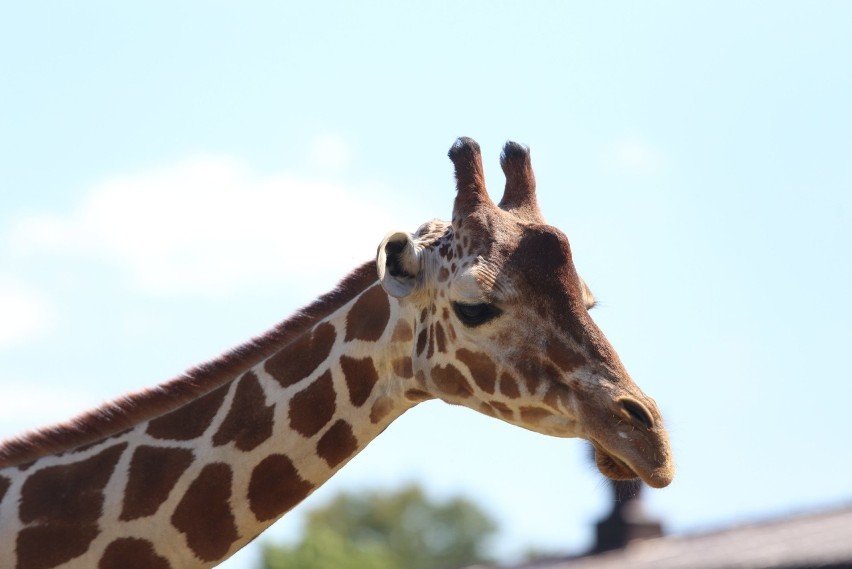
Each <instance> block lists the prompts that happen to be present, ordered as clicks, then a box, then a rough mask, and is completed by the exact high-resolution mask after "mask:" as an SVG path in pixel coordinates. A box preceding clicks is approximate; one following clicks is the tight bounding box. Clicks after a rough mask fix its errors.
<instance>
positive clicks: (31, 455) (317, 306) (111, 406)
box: [0, 261, 378, 468]
mask: <svg viewBox="0 0 852 569" xmlns="http://www.w3.org/2000/svg"><path fill="white" fill-rule="evenodd" d="M377 281H378V275H377V273H376V264H375V262H373V261H369V262H367V263H364V264H363V265H361V266H360V267H359V268H357V269H356V270H355V271H353V272H352V273H351V274H350V275H349V276H348V277H346V278H345V279H344V280H343V281H341V283H340V284H339V285H338V286H337V288H335V289H334V290H333V291H331V292H329V293H327V294H325V295H323V296H322V297H320V298H319V299H318V300H316V301H315V302H313V303H312V304H310V305H309V306H307V307H306V308H303V309H302V310H300V311H298V312H297V313H295V314H294V315H293V316H291V317H290V318H288V319H287V320H285V321H284V322H282V323H281V324H279V325H278V326H276V327H275V328H273V329H272V330H270V331H269V332H267V333H266V334H264V335H263V336H260V337H258V338H256V339H254V340H251V341H249V342H247V343H246V344H243V345H242V346H240V347H238V348H236V349H234V350H232V351H230V352H228V353H227V354H225V355H223V356H221V357H219V358H217V359H215V360H213V361H211V362H209V363H206V364H203V365H200V366H198V367H196V368H193V369H191V370H189V371H188V372H186V373H185V374H184V375H182V376H180V377H178V378H177V379H174V380H172V381H170V382H168V383H165V384H163V385H160V386H159V387H156V388H154V389H150V390H146V391H142V392H140V393H136V394H133V395H129V396H126V397H122V398H120V399H118V400H116V401H114V402H112V403H108V404H107V405H105V406H103V407H100V408H99V409H96V410H94V411H90V412H88V413H85V414H83V415H81V416H79V417H77V418H75V419H72V420H71V421H69V422H67V423H64V424H60V425H57V426H54V427H50V428H46V429H42V430H40V431H37V432H35V433H32V434H29V435H26V436H24V437H20V438H16V439H12V440H10V441H7V442H5V443H3V444H2V445H0V468H5V467H8V466H17V465H20V464H24V463H27V462H31V461H33V460H36V459H38V458H40V457H42V456H46V455H50V454H57V453H60V452H63V451H67V450H70V449H75V448H78V447H81V446H83V445H87V444H91V443H93V442H95V441H99V440H102V439H104V438H107V437H110V436H112V435H115V434H116V433H118V432H121V431H124V430H126V429H128V428H130V427H133V426H135V425H138V424H140V423H143V422H145V421H148V420H151V419H153V418H155V417H159V416H161V415H164V414H166V413H168V412H170V411H174V410H175V409H177V408H179V407H181V406H182V405H185V404H186V403H188V402H190V401H193V400H195V399H197V398H198V397H200V396H202V395H204V394H206V393H209V392H211V391H213V390H214V389H216V388H217V387H219V386H221V385H222V384H224V383H227V382H228V381H231V380H233V379H234V378H236V377H239V376H241V375H242V374H243V373H245V372H246V371H248V370H249V369H250V368H252V367H253V366H255V365H256V364H258V363H260V362H261V361H263V360H265V359H267V358H269V357H270V356H272V355H273V354H275V353H276V352H278V351H279V350H281V348H282V347H284V346H286V345H288V344H289V343H290V342H293V341H294V340H295V339H296V338H298V337H299V336H301V335H302V334H304V333H305V332H307V331H308V330H310V329H311V328H313V327H314V326H316V324H317V323H318V322H320V321H321V320H324V319H325V318H327V317H328V316H330V315H331V314H332V313H334V312H335V311H337V310H338V309H340V308H341V307H343V306H345V305H346V304H347V303H349V302H351V301H352V299H354V298H356V297H357V296H358V295H359V294H361V293H362V292H363V291H364V290H366V289H367V288H368V287H370V286H371V285H373V284H375V283H376V282H377Z"/></svg>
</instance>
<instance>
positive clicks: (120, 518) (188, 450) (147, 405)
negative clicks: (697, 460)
mask: <svg viewBox="0 0 852 569" xmlns="http://www.w3.org/2000/svg"><path fill="white" fill-rule="evenodd" d="M449 155H450V158H451V160H452V161H453V163H454V165H455V174H456V180H457V193H456V198H455V203H454V206H453V215H452V221H451V222H444V221H437V220H435V221H431V222H428V223H426V224H424V225H422V226H421V227H420V228H419V229H418V230H417V231H416V232H414V233H413V234H409V233H406V232H394V233H390V234H389V235H388V236H387V237H385V239H384V240H382V241H381V243H380V246H379V250H378V254H377V256H376V260H375V261H374V262H370V263H366V264H364V265H362V266H360V267H359V268H357V269H356V270H355V271H354V272H353V273H352V274H350V275H349V276H348V277H347V278H346V279H344V280H343V281H342V282H341V284H340V285H339V286H338V288H337V289H335V290H334V291H332V292H330V293H328V294H326V295H324V296H322V297H320V298H319V299H318V300H317V301H315V302H314V303H313V304H311V305H310V306H308V307H306V308H305V309H303V310H302V311H301V312H299V313H297V314H296V315H294V316H292V317H291V318H289V319H287V320H285V321H284V322H282V323H281V324H280V325H279V326H277V327H276V328H275V329H273V330H272V331H270V332H268V333H267V334H266V335H264V336H262V337H260V338H258V339H255V340H252V341H251V342H249V343H247V344H245V345H243V346H241V347H240V348H238V349H236V350H234V351H233V352H231V353H229V354H226V355H224V356H222V357H220V358H218V359H217V360H214V361H213V362H211V363H208V364H205V365H203V366H200V367H198V368H196V369H193V370H191V371H189V372H187V373H186V374H184V375H183V376H181V377H179V378H177V379H175V380H173V381H171V382H169V383H166V384H163V385H161V386H158V387H156V388H154V389H152V390H149V391H145V392H142V393H139V394H135V395H131V396H128V397H126V398H124V399H121V400H119V401H116V402H113V403H111V404H109V405H107V406H105V407H103V408H101V409H96V410H94V411H92V412H89V413H87V414H85V415H82V416H81V417H78V418H77V419H74V420H73V421H71V422H69V423H66V424H62V425H59V426H57V427H53V428H50V429H45V430H42V431H39V432H36V433H34V434H30V435H27V436H24V437H22V438H19V439H14V440H11V441H8V442H6V443H5V444H3V445H2V446H0V567H4V568H5V567H9V568H16V569H49V568H53V567H62V568H68V569H70V568H84V567H85V568H92V567H97V568H99V569H114V568H116V569H117V568H132V567H146V568H153V569H177V568H189V567H192V568H196V567H212V566H214V565H216V564H217V563H219V562H221V561H222V560H224V559H225V558H227V557H228V556H230V555H232V554H233V553H234V552H236V551H237V550H238V549H240V548H241V547H243V546H244V545H245V544H246V543H248V542H249V541H251V540H252V539H253V538H254V537H256V536H257V535H258V534H260V533H261V532H262V531H263V530H264V529H265V528H266V527H268V526H269V525H270V524H272V523H273V522H274V521H275V520H276V519H278V518H279V517H281V516H282V515H283V514H284V513H285V512H287V511H288V510H290V509H291V508H292V507H293V506H295V505H296V504H298V503H299V502H300V501H302V500H303V499H304V498H305V497H307V496H308V495H309V494H310V493H311V492H312V491H313V490H314V489H315V488H317V487H318V486H320V485H321V484H323V483H324V482H325V481H326V480H328V478H329V477H331V476H332V475H333V474H334V473H335V472H336V471H337V470H338V469H340V468H341V467H342V466H343V465H344V464H345V463H346V462H347V461H348V460H349V459H350V458H352V457H353V456H354V455H355V454H356V453H357V452H358V451H359V450H361V449H362V448H364V446H365V445H367V443H369V442H370V441H371V440H372V439H373V438H375V437H376V436H377V435H378V434H379V433H381V432H382V430H384V429H385V428H386V427H387V425H388V424H390V422H391V421H393V420H394V419H396V418H397V417H399V416H400V415H401V414H402V413H403V412H405V411H406V410H407V409H409V408H411V407H413V406H414V405H416V404H417V403H419V402H421V401H424V400H427V399H433V398H438V399H442V400H444V401H446V402H448V403H452V404H457V405H463V406H466V407H469V408H471V409H473V410H475V411H479V412H481V413H484V414H486V415H489V416H492V417H496V418H498V419H501V420H503V421H507V422H509V423H512V424H515V425H518V426H521V427H524V428H527V429H530V430H533V431H536V432H540V433H544V434H548V435H554V436H558V437H582V438H585V439H587V440H588V441H590V442H591V443H592V445H593V446H594V448H595V451H596V462H597V465H598V468H599V469H600V471H601V472H602V473H603V474H605V475H606V476H608V477H610V478H614V479H628V478H635V477H639V478H641V479H642V480H643V481H645V482H646V483H648V484H649V485H651V486H655V487H663V486H666V485H667V484H669V483H670V482H671V480H672V477H673V475H674V467H673V459H672V455H671V450H670V447H669V442H668V437H667V434H666V431H665V428H664V426H663V422H662V418H661V416H660V413H659V411H658V409H657V406H656V404H655V403H654V401H653V400H652V399H650V398H649V397H647V396H646V395H645V394H643V393H642V391H641V390H640V389H639V388H638V387H637V386H636V384H635V383H634V382H633V381H632V379H631V378H630V376H629V375H628V374H627V372H626V371H625V369H624V366H623V365H622V364H621V361H620V360H619V358H618V356H617V355H616V353H615V350H614V349H613V348H612V346H611V345H610V344H609V342H608V341H607V340H606V338H605V337H604V335H603V334H602V333H601V331H600V330H599V329H598V327H597V326H596V325H595V324H594V322H593V321H592V319H591V317H590V316H589V313H588V309H589V308H590V307H591V306H592V305H593V304H594V297H593V296H592V293H591V291H590V290H589V288H588V287H587V286H586V284H585V283H584V282H583V281H582V280H581V279H580V277H579V276H578V275H577V272H576V270H575V268H574V265H573V261H572V258H571V249H570V246H569V243H568V239H567V238H566V237H565V235H564V234H563V233H562V232H561V231H559V230H558V229H556V228H554V227H552V226H550V225H547V224H546V223H545V222H544V219H543V217H542V215H541V212H540V210H539V207H538V203H537V201H536V196H535V178H534V176H533V170H532V166H531V163H530V154H529V149H528V148H526V147H525V146H522V145H520V144H517V143H513V142H509V143H507V144H506V145H505V147H504V149H503V153H502V155H501V160H500V161H501V166H502V167H503V171H504V173H505V175H506V187H505V191H504V193H503V198H502V199H501V201H500V202H499V205H497V204H495V203H494V202H493V201H491V199H490V197H489V195H488V192H487V191H486V188H485V180H484V175H483V169H482V160H481V156H480V150H479V146H478V145H477V144H476V142H474V141H473V140H471V139H468V138H460V139H458V141H456V143H455V144H454V145H453V146H452V148H451V149H450V153H449Z"/></svg>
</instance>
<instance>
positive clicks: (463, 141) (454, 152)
mask: <svg viewBox="0 0 852 569" xmlns="http://www.w3.org/2000/svg"><path fill="white" fill-rule="evenodd" d="M447 155H448V156H449V157H450V160H452V162H453V165H454V166H455V171H456V190H457V194H456V202H455V207H454V208H453V210H454V216H453V217H454V218H456V217H458V218H463V217H466V216H467V215H468V214H469V213H470V212H471V211H473V210H474V209H475V208H477V207H479V206H480V205H483V204H490V203H491V200H490V198H489V197H488V191H487V190H486V189H485V173H484V171H483V168H482V152H481V151H480V149H479V144H477V142H476V141H475V140H473V139H472V138H468V137H466V136H463V137H460V138H458V139H457V140H456V141H455V143H454V144H453V145H452V146H451V147H450V151H449V152H448V153H447Z"/></svg>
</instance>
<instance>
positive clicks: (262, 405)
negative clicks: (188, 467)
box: [213, 371, 275, 452]
mask: <svg viewBox="0 0 852 569" xmlns="http://www.w3.org/2000/svg"><path fill="white" fill-rule="evenodd" d="M274 414H275V406H274V405H267V404H266V396H265V395H264V393H263V388H262V387H261V386H260V381H259V380H258V379H257V375H255V373H254V372H252V371H248V372H246V373H245V375H243V377H242V378H241V379H240V381H239V383H238V384H237V391H236V393H235V394H234V400H233V402H231V408H230V409H229V410H228V414H227V415H226V416H225V420H224V421H222V424H221V425H220V426H219V430H218V431H216V434H215V435H213V446H222V445H225V444H228V443H229V442H232V441H233V443H234V446H235V447H237V448H238V449H240V450H241V451H245V452H248V451H250V450H254V449H255V448H257V447H258V446H259V445H260V444H262V443H263V442H264V441H266V440H267V439H268V438H269V437H271V436H272V427H273V423H274V418H273V416H274Z"/></svg>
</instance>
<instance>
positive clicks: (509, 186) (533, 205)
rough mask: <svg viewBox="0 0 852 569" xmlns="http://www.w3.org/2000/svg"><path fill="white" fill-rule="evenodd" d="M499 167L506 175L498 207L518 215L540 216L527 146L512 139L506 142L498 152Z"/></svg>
mask: <svg viewBox="0 0 852 569" xmlns="http://www.w3.org/2000/svg"><path fill="white" fill-rule="evenodd" d="M500 167H501V168H502V169H503V173H504V174H505V175H506V188H505V190H504V191H503V198H502V199H501V200H500V204H499V205H500V207H501V208H502V209H504V210H506V211H512V212H514V213H517V214H518V215H524V216H526V217H533V218H540V217H541V213H540V212H539V209H538V202H537V200H536V197H535V174H534V173H533V168H532V160H531V158H530V149H529V146H527V145H525V144H521V143H519V142H514V141H512V140H510V141H508V142H506V144H505V145H504V146H503V152H502V153H501V154H500Z"/></svg>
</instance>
